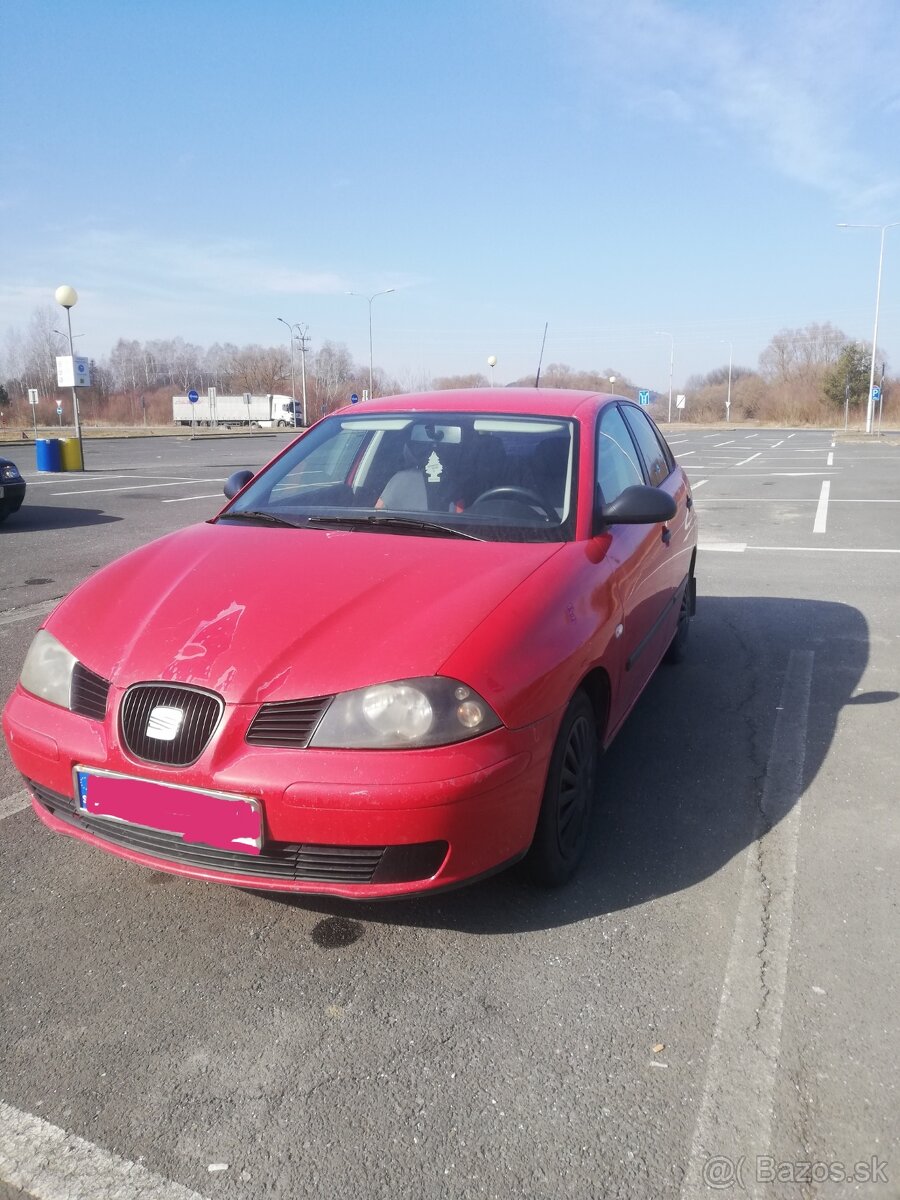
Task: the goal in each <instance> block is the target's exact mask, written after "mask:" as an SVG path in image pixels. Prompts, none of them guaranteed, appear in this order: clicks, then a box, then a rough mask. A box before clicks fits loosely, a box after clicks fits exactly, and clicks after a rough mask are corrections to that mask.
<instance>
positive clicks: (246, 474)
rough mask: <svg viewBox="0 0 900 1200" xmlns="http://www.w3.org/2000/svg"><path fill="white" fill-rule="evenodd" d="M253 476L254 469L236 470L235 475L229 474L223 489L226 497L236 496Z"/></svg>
mask: <svg viewBox="0 0 900 1200" xmlns="http://www.w3.org/2000/svg"><path fill="white" fill-rule="evenodd" d="M252 478H253V472H252V471H235V473H234V474H233V475H229V476H228V478H227V479H226V480H225V486H224V487H223V488H222V491H223V492H224V493H225V498H226V499H227V500H231V498H232V497H233V496H236V495H237V494H238V492H239V491H240V490H241V488H245V487H246V486H247V484H248V483H249V482H250V480H251V479H252Z"/></svg>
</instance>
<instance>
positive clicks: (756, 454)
mask: <svg viewBox="0 0 900 1200" xmlns="http://www.w3.org/2000/svg"><path fill="white" fill-rule="evenodd" d="M761 454H762V450H757V452H756V453H755V454H751V455H750V457H749V458H745V459H742V460H741V462H739V463H735V464H734V465H735V466H736V467H742V466H744V464H745V463H748V462H753V460H754V458H759V456H760V455H761Z"/></svg>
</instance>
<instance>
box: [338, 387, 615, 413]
mask: <svg viewBox="0 0 900 1200" xmlns="http://www.w3.org/2000/svg"><path fill="white" fill-rule="evenodd" d="M609 399H612V397H607V396H605V395H603V394H602V393H599V392H581V391H572V390H569V389H567V388H525V387H506V388H490V387H486V388H460V389H457V390H447V391H440V392H411V393H408V394H406V395H401V396H378V397H376V398H375V399H374V400H366V401H364V402H363V403H362V404H353V405H348V406H347V407H345V408H341V409H338V410H337V411H338V412H340V413H341V415H344V414H346V413H361V412H363V411H365V412H440V413H448V412H492V413H514V414H517V415H519V416H523V415H526V414H527V415H530V416H543V417H574V416H576V415H577V413H578V411H579V409H581V408H582V407H583V406H584V405H585V404H587V403H589V402H591V401H593V402H594V404H593V405H592V407H595V406H596V405H597V404H598V403H600V402H603V401H606V400H609Z"/></svg>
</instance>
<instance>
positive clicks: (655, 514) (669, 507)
mask: <svg viewBox="0 0 900 1200" xmlns="http://www.w3.org/2000/svg"><path fill="white" fill-rule="evenodd" d="M675 512H676V505H675V501H674V499H673V498H672V497H671V496H670V495H669V493H668V492H663V491H661V490H660V489H659V488H655V487H648V486H647V484H645V483H636V484H634V485H633V486H632V487H627V488H625V490H624V491H623V492H620V494H619V495H618V496H616V498H615V500H613V502H612V504H606V505H602V506H601V507H600V509H599V512H598V516H599V518H600V521H601V522H602V524H604V525H658V524H661V523H662V522H663V521H671V520H672V518H673V517H674V516H675Z"/></svg>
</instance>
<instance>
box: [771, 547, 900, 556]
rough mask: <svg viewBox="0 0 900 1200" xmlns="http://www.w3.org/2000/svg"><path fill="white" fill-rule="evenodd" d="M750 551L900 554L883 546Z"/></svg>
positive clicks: (893, 548)
mask: <svg viewBox="0 0 900 1200" xmlns="http://www.w3.org/2000/svg"><path fill="white" fill-rule="evenodd" d="M747 549H748V550H776V551H786V552H787V553H788V554H801V553H803V552H804V551H809V553H810V554H900V548H895V547H892V546H891V547H884V548H883V547H881V546H748V547H747Z"/></svg>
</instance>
